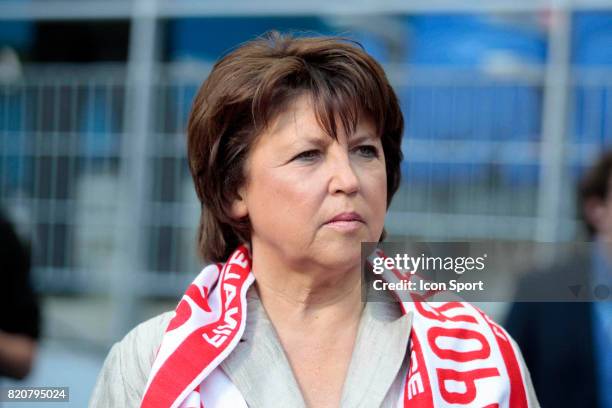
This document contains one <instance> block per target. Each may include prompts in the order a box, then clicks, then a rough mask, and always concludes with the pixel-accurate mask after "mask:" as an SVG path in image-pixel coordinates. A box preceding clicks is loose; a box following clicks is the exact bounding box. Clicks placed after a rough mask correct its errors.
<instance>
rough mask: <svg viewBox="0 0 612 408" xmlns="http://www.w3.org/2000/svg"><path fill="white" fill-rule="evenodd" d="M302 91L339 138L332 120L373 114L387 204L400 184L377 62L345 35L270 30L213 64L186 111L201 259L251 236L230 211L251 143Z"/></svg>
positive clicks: (349, 123) (394, 106)
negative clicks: (197, 202)
mask: <svg viewBox="0 0 612 408" xmlns="http://www.w3.org/2000/svg"><path fill="white" fill-rule="evenodd" d="M304 93H309V94H310V95H311V96H312V98H313V106H314V110H315V115H316V118H317V121H318V122H319V124H320V125H321V128H322V129H323V130H324V131H325V132H326V133H327V134H328V135H330V137H333V138H336V139H337V130H338V124H337V123H336V118H339V119H340V122H341V123H340V125H341V126H342V128H343V129H344V130H346V132H347V133H348V134H351V133H352V132H354V130H355V128H356V126H357V124H358V121H359V119H360V117H361V116H362V115H367V117H368V118H371V120H372V121H373V123H374V125H375V127H376V132H377V134H378V136H379V137H381V142H382V146H383V151H384V154H385V161H386V170H387V208H388V207H389V205H390V203H391V199H392V197H393V195H394V194H395V192H396V191H397V189H398V187H399V184H400V176H401V171H400V163H401V161H402V158H403V156H402V152H401V138H402V132H403V126H404V120H403V117H402V113H401V111H400V107H399V103H398V99H397V96H396V95H395V92H394V91H393V89H392V88H391V85H390V84H389V82H388V80H387V78H386V76H385V73H384V71H383V69H382V68H381V66H380V65H379V64H378V63H377V62H376V61H375V60H374V59H373V58H372V57H370V56H369V55H368V54H367V53H366V52H365V51H364V50H363V49H362V48H361V46H360V45H359V44H358V43H355V42H352V41H350V40H347V39H344V38H337V37H295V36H291V35H281V34H279V33H278V32H270V33H267V34H264V35H263V36H262V37H259V38H257V39H255V40H253V41H250V42H247V43H245V44H243V45H241V46H240V47H238V48H237V49H235V50H234V51H232V52H230V53H229V54H227V55H226V56H224V57H223V58H221V59H220V60H219V61H218V62H217V63H216V64H215V65H214V67H213V69H212V71H211V73H210V75H209V76H208V78H207V79H206V80H205V81H204V83H203V84H202V86H201V87H200V90H199V91H198V94H197V95H196V98H195V101H194V104H193V108H192V110H191V113H190V116H189V124H188V139H187V145H188V159H189V168H190V170H191V174H192V176H193V180H194V183H195V188H196V192H197V195H198V198H199V199H200V203H201V208H202V214H201V219H200V225H199V231H198V243H199V252H200V256H201V257H202V258H203V259H204V260H206V261H211V262H222V261H225V260H226V259H227V257H228V256H229V255H230V253H231V251H232V250H233V249H234V248H235V247H236V246H237V245H239V244H240V243H242V242H249V241H250V234H251V226H250V222H249V220H248V217H247V219H241V220H235V219H233V218H232V217H231V215H230V208H231V205H232V202H233V201H234V200H235V199H236V198H237V191H238V189H239V188H240V187H241V186H242V185H243V183H244V182H245V180H246V175H245V174H244V165H245V161H246V158H247V156H248V153H249V149H250V147H251V146H252V145H253V142H254V141H255V139H256V137H257V136H258V135H260V134H261V133H262V131H263V130H265V129H266V127H267V126H268V125H269V124H270V123H271V121H273V120H274V119H275V118H276V117H277V115H278V114H280V113H282V112H283V110H284V109H286V107H287V106H288V104H289V102H290V101H291V100H293V99H294V98H295V97H297V96H299V95H302V94H304ZM384 235H385V233H384V231H383V236H381V240H382V239H384Z"/></svg>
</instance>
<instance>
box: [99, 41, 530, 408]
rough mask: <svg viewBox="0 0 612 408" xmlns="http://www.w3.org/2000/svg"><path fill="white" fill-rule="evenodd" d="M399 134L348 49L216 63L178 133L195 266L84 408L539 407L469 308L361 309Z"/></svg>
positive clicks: (510, 351)
mask: <svg viewBox="0 0 612 408" xmlns="http://www.w3.org/2000/svg"><path fill="white" fill-rule="evenodd" d="M402 131H403V116H402V113H401V111H400V108H399V104H398V100H397V97H396V95H395V92H394V91H393V89H392V88H391V86H390V84H389V82H388V80H387V78H386V75H385V73H384V71H383V69H382V67H381V66H380V65H379V64H378V63H377V62H376V61H374V60H373V59H372V57H371V56H369V55H368V54H366V53H365V52H364V51H363V49H362V48H360V47H358V46H357V45H356V44H354V43H352V42H349V41H346V40H342V39H338V38H335V37H303V38H296V37H291V36H282V35H280V34H278V33H271V34H269V35H267V36H264V37H263V38H260V39H257V40H254V41H251V42H249V43H246V44H244V45H242V46H241V47H239V48H237V49H236V50H234V51H232V52H231V53H229V54H228V55H226V56H225V57H223V58H222V59H221V60H220V61H219V62H217V63H216V64H215V66H214V68H213V70H212V72H211V73H210V75H209V76H208V78H207V79H206V81H205V82H204V84H203V85H202V87H201V88H200V91H199V93H198V95H197V96H196V99H195V102H194V106H193V108H192V111H191V115H190V119H189V126H188V159H189V165H190V169H191V173H192V176H193V178H194V182H195V186H196V192H197V194H198V198H199V199H200V202H201V205H202V207H201V208H202V214H201V221H200V226H199V250H200V255H201V256H202V258H203V259H205V260H207V261H209V262H212V264H210V265H209V266H207V267H206V268H205V269H204V270H203V271H202V272H201V273H200V275H198V276H197V277H196V279H195V280H194V281H193V283H192V284H191V285H190V286H189V288H188V289H187V292H186V293H185V295H184V296H183V298H182V300H181V302H180V303H179V304H178V306H177V308H176V310H175V312H174V313H172V312H168V313H165V314H162V315H160V316H157V317H155V318H153V319H151V320H149V321H147V322H145V323H143V324H141V325H139V326H138V327H136V328H135V329H134V330H132V331H131V332H130V333H129V334H128V335H127V336H126V337H125V338H124V339H123V340H122V341H121V342H119V343H117V344H115V345H114V346H113V348H112V349H111V351H110V353H109V355H108V357H107V359H106V361H105V364H104V367H103V368H102V371H101V373H100V376H99V378H98V383H97V385H96V388H95V389H94V392H93V395H92V399H91V406H92V407H134V406H141V407H170V406H172V407H179V406H180V407H198V408H199V407H202V406H204V407H207V408H214V407H246V406H250V407H304V406H309V407H337V406H362V407H379V406H383V407H434V406H442V405H448V404H453V406H457V407H459V406H465V407H468V406H498V405H497V404H501V405H499V406H503V407H510V406H512V407H513V408H520V407H537V406H539V405H538V403H537V399H536V397H535V393H534V391H533V388H532V386H531V382H530V379H529V374H528V372H527V369H526V368H525V367H524V364H523V362H522V358H521V355H520V351H519V350H518V348H517V347H516V345H515V344H514V343H513V342H512V340H511V339H510V338H509V337H508V336H507V334H506V333H505V332H504V331H503V329H501V328H500V327H499V326H497V325H496V324H494V323H493V322H490V321H489V320H487V319H486V318H485V317H484V315H482V314H481V313H480V312H479V311H478V310H477V309H475V308H474V307H472V306H471V305H469V304H466V303H459V302H454V303H452V304H448V305H447V306H448V307H439V308H436V307H435V305H420V304H419V303H417V302H398V301H397V299H395V298H391V295H389V298H388V299H386V300H387V301H380V300H379V301H369V302H366V301H364V299H363V298H362V289H363V287H362V285H363V282H362V279H361V243H362V242H379V241H382V240H383V239H384V236H385V232H384V220H385V215H386V212H387V209H388V208H389V205H390V204H391V200H392V198H393V195H394V194H395V192H396V191H397V189H398V187H399V183H400V176H401V173H400V163H401V160H402V152H401V149H400V146H401V138H402ZM423 303H425V302H423ZM448 309H453V311H452V312H450V313H449V314H447V312H448ZM442 323H444V325H445V327H442V326H441V324H442ZM429 327H434V328H435V329H436V330H437V331H436V333H440V335H442V334H444V333H445V334H446V336H445V340H446V341H445V342H444V344H445V346H444V347H445V348H444V350H441V349H440V348H439V347H438V345H437V344H436V343H435V338H434V340H431V338H430V336H428V334H427V333H432V332H433V331H431V330H430V331H428V328H429ZM448 327H451V328H452V330H451V329H448ZM445 330H446V331H445ZM449 330H450V332H449ZM434 331H435V330H434ZM449 333H450V334H449ZM448 336H450V337H448ZM474 336H475V337H474ZM474 339H476V340H479V341H481V345H482V349H480V350H474V351H470V352H465V350H464V347H463V342H465V341H468V340H474ZM449 383H453V384H458V385H457V386H448V384H449Z"/></svg>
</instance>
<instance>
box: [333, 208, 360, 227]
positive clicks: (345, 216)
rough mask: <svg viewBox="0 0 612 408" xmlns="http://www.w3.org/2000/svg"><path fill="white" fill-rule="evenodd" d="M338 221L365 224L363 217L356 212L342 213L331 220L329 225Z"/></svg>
mask: <svg viewBox="0 0 612 408" xmlns="http://www.w3.org/2000/svg"><path fill="white" fill-rule="evenodd" d="M337 221H359V222H363V218H361V215H359V214H357V213H356V212H354V211H353V212H343V213H340V214H338V215H336V216H335V217H334V218H332V219H330V220H328V221H327V224H329V223H330V222H337Z"/></svg>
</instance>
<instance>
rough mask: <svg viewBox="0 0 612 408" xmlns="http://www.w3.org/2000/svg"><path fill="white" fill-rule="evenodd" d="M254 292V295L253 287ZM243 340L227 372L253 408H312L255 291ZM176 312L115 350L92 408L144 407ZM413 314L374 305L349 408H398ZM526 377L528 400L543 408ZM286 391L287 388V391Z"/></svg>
mask: <svg viewBox="0 0 612 408" xmlns="http://www.w3.org/2000/svg"><path fill="white" fill-rule="evenodd" d="M251 289H253V288H251ZM247 295H248V298H249V301H248V310H247V323H246V327H245V332H244V335H243V337H242V339H241V341H240V342H239V343H238V345H237V346H236V348H235V349H234V351H233V352H232V353H231V354H230V355H229V356H228V357H227V358H226V359H225V360H224V361H223V362H222V363H221V368H222V369H223V371H224V372H225V373H226V374H227V375H228V377H229V378H230V379H231V381H232V382H233V383H234V384H235V385H236V387H237V388H238V389H239V390H240V392H241V394H242V396H243V397H244V399H245V400H246V402H247V404H248V405H249V407H305V406H306V404H305V403H304V400H303V398H302V394H301V392H300V389H299V386H298V384H297V382H296V380H295V377H294V376H293V373H292V371H291V367H290V365H289V362H288V360H287V357H286V355H285V353H284V352H283V349H282V347H281V345H280V341H279V339H278V337H277V335H276V332H275V331H274V328H273V326H272V323H271V322H270V320H269V319H268V317H267V314H266V312H265V310H264V308H263V306H262V305H261V303H260V301H259V298H258V297H257V295H256V291H255V290H249V292H248V294H247ZM172 315H173V313H172V312H167V313H164V314H161V315H159V316H157V317H154V318H152V319H150V320H148V321H146V322H144V323H141V324H140V325H139V326H137V327H136V328H134V329H133V330H132V331H131V332H130V333H128V334H127V335H126V336H125V338H124V339H123V340H121V341H120V342H119V343H116V344H115V345H114V346H113V347H112V349H111V351H110V353H109V355H108V357H107V358H106V361H105V362H104V366H103V368H102V371H101V372H100V375H99V377H98V382H97V384H96V387H95V389H94V392H93V395H92V397H91V401H90V407H95V408H101V407H104V408H106V407H109V408H110V407H125V408H128V407H138V406H139V404H140V400H141V398H142V395H143V391H144V388H145V385H146V382H147V379H148V376H149V372H150V370H151V367H152V365H153V361H154V359H155V353H156V350H157V348H158V347H159V344H160V343H161V339H162V336H163V334H164V331H165V329H166V327H167V325H168V323H169V321H170V319H171V318H172ZM411 323H412V315H411V314H407V315H402V314H401V312H400V310H399V307H398V306H397V304H396V303H392V302H367V303H366V305H365V307H364V311H363V315H362V318H361V321H360V325H359V331H358V335H357V340H356V343H355V349H354V352H353V356H352V358H351V363H350V366H349V370H348V374H347V378H346V381H345V384H344V389H343V393H342V401H341V406H342V407H395V406H396V404H397V400H398V398H399V397H400V395H401V391H402V382H403V376H402V375H401V373H404V372H405V370H406V368H407V365H408V363H409V356H408V353H407V352H406V351H407V347H406V345H407V344H408V338H409V335H410V328H411ZM521 364H522V369H523V370H524V372H526V373H527V381H528V384H527V385H528V397H529V399H530V402H531V404H532V405H533V406H534V407H539V405H538V403H537V399H536V397H535V393H534V391H533V386H532V385H531V379H530V378H529V374H528V371H527V369H526V368H525V366H524V363H523V361H522V358H521ZM280 384H282V385H280Z"/></svg>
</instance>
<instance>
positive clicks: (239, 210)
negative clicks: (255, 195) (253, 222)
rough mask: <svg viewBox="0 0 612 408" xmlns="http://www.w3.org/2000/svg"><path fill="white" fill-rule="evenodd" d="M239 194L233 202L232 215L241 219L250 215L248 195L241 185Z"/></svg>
mask: <svg viewBox="0 0 612 408" xmlns="http://www.w3.org/2000/svg"><path fill="white" fill-rule="evenodd" d="M237 194H238V197H236V198H235V199H234V201H233V202H232V208H231V214H230V215H231V216H232V218H234V219H236V220H239V219H241V218H244V217H246V216H247V215H249V209H248V207H247V203H246V195H245V191H244V188H242V187H241V188H240V189H238V192H237Z"/></svg>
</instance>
